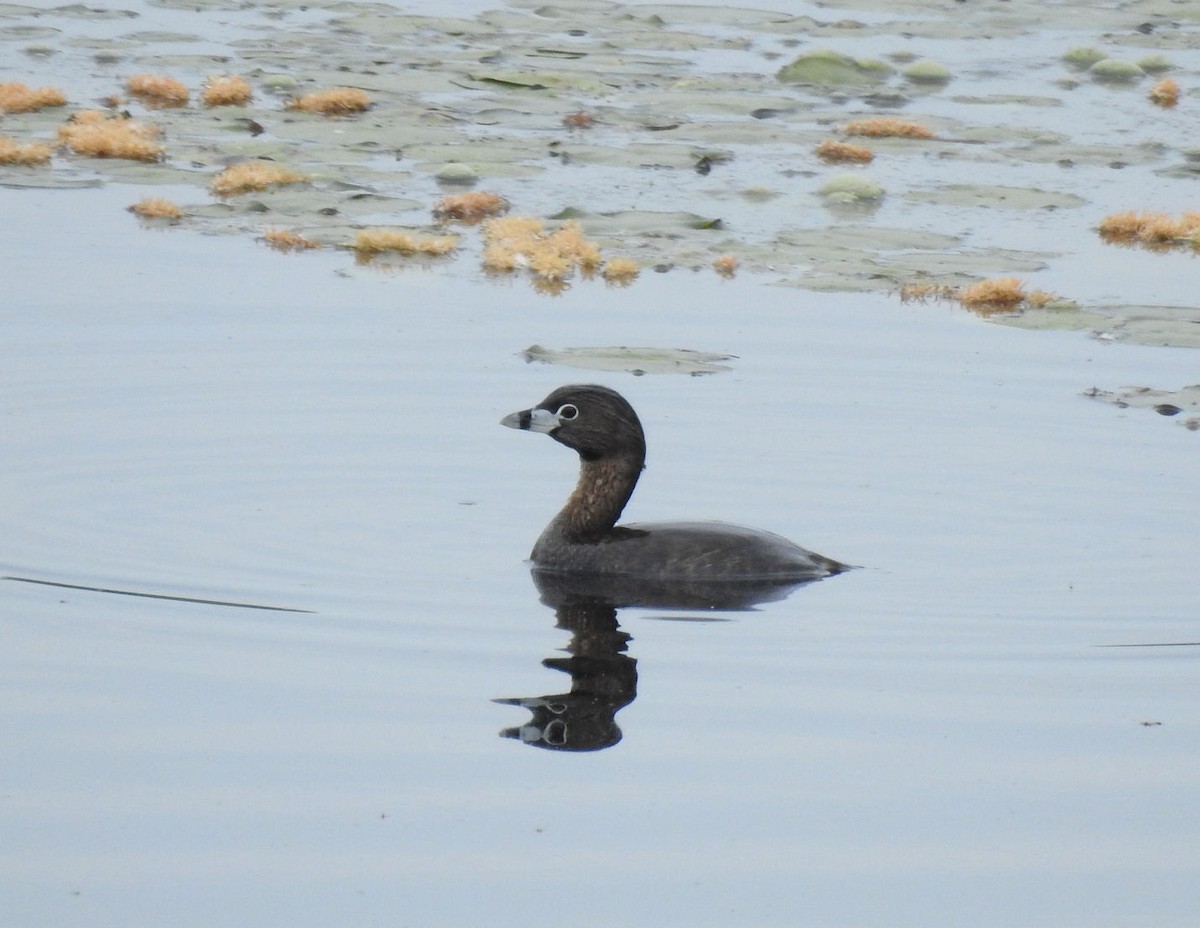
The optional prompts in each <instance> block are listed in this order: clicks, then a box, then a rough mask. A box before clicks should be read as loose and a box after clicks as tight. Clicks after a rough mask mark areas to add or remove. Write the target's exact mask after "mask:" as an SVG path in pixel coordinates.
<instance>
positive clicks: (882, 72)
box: [775, 48, 892, 85]
mask: <svg viewBox="0 0 1200 928" xmlns="http://www.w3.org/2000/svg"><path fill="white" fill-rule="evenodd" d="M891 73H892V67H891V65H889V64H887V63H886V62H883V61H875V60H873V59H870V58H851V57H850V56H849V55H843V54H841V53H840V52H835V51H831V50H830V49H825V48H822V49H816V50H815V51H811V52H805V53H804V54H803V55H800V56H799V57H798V58H796V59H795V60H794V61H792V62H791V63H790V64H786V65H784V66H783V67H782V68H780V69H779V70H778V71H777V72H776V74H775V76H776V77H777V78H779V80H781V81H783V82H785V83H789V84H826V85H828V84H833V85H837V84H871V83H875V82H877V81H882V80H885V79H886V78H887V77H888V75H890V74H891Z"/></svg>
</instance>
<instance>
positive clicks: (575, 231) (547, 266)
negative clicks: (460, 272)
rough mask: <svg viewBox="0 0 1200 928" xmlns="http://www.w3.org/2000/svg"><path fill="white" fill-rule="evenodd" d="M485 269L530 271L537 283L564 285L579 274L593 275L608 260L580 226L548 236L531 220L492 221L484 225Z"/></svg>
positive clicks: (569, 226) (570, 225)
mask: <svg viewBox="0 0 1200 928" xmlns="http://www.w3.org/2000/svg"><path fill="white" fill-rule="evenodd" d="M483 243H484V244H483V267H484V269H485V270H487V271H490V272H493V273H501V272H511V271H516V270H519V269H520V268H528V269H529V270H530V272H531V273H532V274H533V275H534V277H535V278H536V279H541V280H544V281H552V280H557V281H564V280H566V279H567V278H569V277H570V276H571V275H572V274H573V273H574V272H575V271H579V272H580V273H581V274H585V275H586V274H589V273H591V272H594V271H595V270H597V269H598V268H599V267H600V265H601V264H602V263H603V261H604V259H603V256H602V255H601V253H600V246H598V245H597V244H596V243H595V242H592V241H590V240H589V239H588V238H587V237H586V236H585V235H584V233H583V227H582V226H580V225H579V223H578V222H575V221H573V220H568V221H567V222H564V223H563V224H562V225H561V226H559V227H558V228H557V229H555V230H554V231H552V232H547V231H546V229H545V227H544V226H543V224H542V222H541V220H538V219H532V218H530V217H528V216H506V217H501V218H497V219H489V220H487V221H486V222H485V223H484V224H483Z"/></svg>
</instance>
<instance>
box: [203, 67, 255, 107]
mask: <svg viewBox="0 0 1200 928" xmlns="http://www.w3.org/2000/svg"><path fill="white" fill-rule="evenodd" d="M252 96H254V92H253V91H252V90H251V89H250V84H249V83H248V82H247V81H246V79H245V78H244V77H240V76H238V75H236V74H227V75H224V76H217V77H210V78H209V79H208V80H207V81H205V82H204V93H203V94H202V95H201V100H202V101H203V102H204V105H205V106H245V105H246V104H247V103H249V102H250V98H251V97H252Z"/></svg>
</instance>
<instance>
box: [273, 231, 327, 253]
mask: <svg viewBox="0 0 1200 928" xmlns="http://www.w3.org/2000/svg"><path fill="white" fill-rule="evenodd" d="M263 241H265V242H266V243H267V244H268V245H270V246H271V247H272V248H275V249H278V250H279V251H304V250H306V249H309V248H320V247H321V243H320V242H314V241H313V240H312V239H311V238H305V237H304V236H303V235H301V234H300V233H299V232H293V231H291V230H290V229H267V231H266V232H264V233H263Z"/></svg>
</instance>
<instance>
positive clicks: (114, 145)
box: [58, 110, 163, 161]
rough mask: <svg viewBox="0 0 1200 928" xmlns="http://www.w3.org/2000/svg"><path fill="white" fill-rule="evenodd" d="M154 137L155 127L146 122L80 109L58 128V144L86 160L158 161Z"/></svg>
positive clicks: (160, 149) (160, 152)
mask: <svg viewBox="0 0 1200 928" xmlns="http://www.w3.org/2000/svg"><path fill="white" fill-rule="evenodd" d="M158 135H159V132H158V128H157V127H156V126H152V125H150V124H149V123H143V122H138V121H136V120H133V119H126V118H124V117H121V116H108V115H106V114H105V113H102V112H100V111H99V110H81V111H80V112H78V113H76V114H75V115H73V116H72V117H71V119H70V121H69V122H67V124H66V125H63V126H59V127H58V140H59V142H60V143H61V144H63V145H66V146H67V148H69V149H70V150H71V151H73V152H74V153H75V154H77V155H84V156H85V157H88V158H124V159H127V160H129V161H158V160H159V159H160V158H162V156H163V146H162V145H161V144H159V143H158V142H157V141H156V139H157V138H158Z"/></svg>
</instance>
